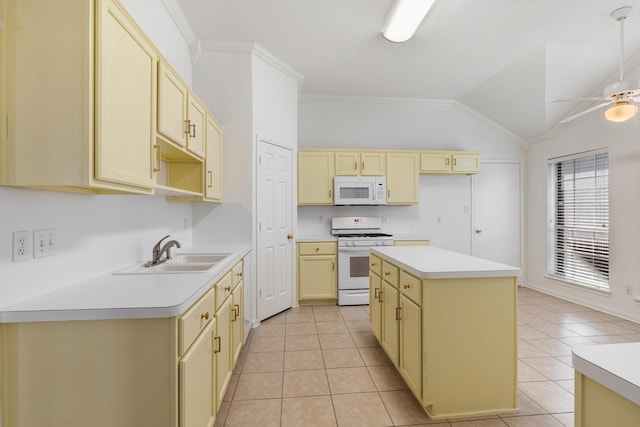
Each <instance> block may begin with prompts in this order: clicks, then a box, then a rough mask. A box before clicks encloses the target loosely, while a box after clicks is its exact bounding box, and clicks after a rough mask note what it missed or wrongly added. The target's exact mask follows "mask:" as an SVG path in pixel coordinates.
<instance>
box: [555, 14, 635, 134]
mask: <svg viewBox="0 0 640 427" xmlns="http://www.w3.org/2000/svg"><path fill="white" fill-rule="evenodd" d="M632 10H633V7H631V6H624V7H621V8H619V9H616V10H614V11H613V12H611V17H612V18H613V19H615V20H616V21H618V22H620V72H619V80H618V81H617V82H615V83H611V84H609V85H607V86H606V87H605V88H604V90H603V92H602V96H600V97H595V98H574V99H563V100H555V101H551V102H567V101H602V102H600V103H599V104H597V105H594V106H593V107H591V108H588V109H586V110H584V111H582V112H580V113H577V114H573V115H571V116H569V117H566V118H564V119H562V120H561V121H560V123H568V122H571V121H573V120H575V119H577V118H578V117H582V116H584V115H586V114H589V113H591V112H592V111H595V110H599V109H601V108H604V107H606V106H608V105H611V107H610V108H609V109H607V111H605V113H604V116H605V118H606V119H607V120H609V121H612V122H624V121H626V120H629V119H630V118H632V117H634V116H635V115H636V113H637V112H638V106H637V105H636V102H640V80H623V63H624V20H625V19H626V18H627V17H628V16H629V14H630V13H631V11H632ZM612 104H613V105H612Z"/></svg>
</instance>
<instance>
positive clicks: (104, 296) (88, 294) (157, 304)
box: [0, 245, 251, 323]
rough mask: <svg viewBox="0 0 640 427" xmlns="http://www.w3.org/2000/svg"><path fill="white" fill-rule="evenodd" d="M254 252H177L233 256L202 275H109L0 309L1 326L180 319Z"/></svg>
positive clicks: (229, 248)
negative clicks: (163, 318)
mask: <svg viewBox="0 0 640 427" xmlns="http://www.w3.org/2000/svg"><path fill="white" fill-rule="evenodd" d="M250 250H251V247H250V246H249V245H215V246H197V247H192V248H184V249H182V250H177V251H174V253H180V252H184V253H198V252H209V253H213V252H215V253H231V255H230V256H229V257H227V258H225V259H224V260H223V261H221V262H219V263H218V264H216V265H215V266H214V267H213V268H211V269H210V270H207V271H205V272H201V273H166V274H132V275H123V274H112V273H106V274H103V275H100V276H97V277H95V278H92V279H89V280H84V281H81V282H78V283H73V284H69V285H68V286H65V287H62V288H59V289H56V290H53V291H51V292H47V293H45V294H42V295H38V296H36V297H33V298H29V299H27V300H23V301H20V302H16V303H13V304H10V305H7V306H0V323H14V322H40V321H62V320H98V319H139V318H158V317H173V316H177V315H179V314H181V313H183V312H184V311H185V310H186V309H188V308H189V307H190V306H191V305H192V304H193V303H194V302H196V301H197V300H198V299H199V298H200V297H201V296H202V295H204V293H205V292H206V291H207V290H209V289H210V288H211V287H212V286H213V285H214V284H215V283H216V281H218V280H219V279H220V278H221V277H222V276H223V275H224V274H225V273H226V272H227V271H229V269H230V268H231V267H233V266H234V265H235V264H236V263H237V262H238V261H240V260H241V259H242V258H243V257H244V256H246V255H247V254H248V253H249V251H250ZM119 270H121V269H116V271H119Z"/></svg>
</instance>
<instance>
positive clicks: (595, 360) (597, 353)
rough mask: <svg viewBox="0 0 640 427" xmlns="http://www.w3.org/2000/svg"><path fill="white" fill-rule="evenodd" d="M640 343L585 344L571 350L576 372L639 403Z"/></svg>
mask: <svg viewBox="0 0 640 427" xmlns="http://www.w3.org/2000/svg"><path fill="white" fill-rule="evenodd" d="M638 360H640V343H638V342H632V343H619V344H599V345H585V346H581V347H576V348H574V349H573V355H572V363H573V367H574V369H575V370H576V371H578V372H580V373H582V374H584V375H586V376H588V377H589V378H591V379H593V380H594V381H596V382H598V383H600V384H602V385H603V386H605V387H607V388H609V389H610V390H613V391H614V392H616V393H618V394H619V395H621V396H623V397H625V398H626V399H628V400H630V401H632V402H634V403H635V404H636V405H640V365H639V364H638Z"/></svg>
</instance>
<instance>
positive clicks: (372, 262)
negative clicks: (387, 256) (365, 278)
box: [369, 255, 382, 276]
mask: <svg viewBox="0 0 640 427" xmlns="http://www.w3.org/2000/svg"><path fill="white" fill-rule="evenodd" d="M369 269H370V270H371V271H373V272H374V273H376V274H377V275H378V276H382V260H381V259H380V258H378V257H377V256H375V255H369Z"/></svg>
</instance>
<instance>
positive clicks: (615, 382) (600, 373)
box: [571, 343, 640, 405]
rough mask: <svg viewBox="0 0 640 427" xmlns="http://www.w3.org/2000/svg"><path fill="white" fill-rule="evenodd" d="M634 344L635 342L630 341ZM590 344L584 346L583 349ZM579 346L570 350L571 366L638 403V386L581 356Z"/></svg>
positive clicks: (639, 398) (639, 390)
mask: <svg viewBox="0 0 640 427" xmlns="http://www.w3.org/2000/svg"><path fill="white" fill-rule="evenodd" d="M632 344H635V343H632ZM607 345H609V346H611V345H613V346H619V345H621V344H603V346H607ZM587 347H590V346H585V349H586V348H587ZM576 351H577V352H578V353H580V348H577V349H574V350H573V351H572V352H571V362H572V365H573V368H574V369H575V370H576V371H578V372H580V373H581V374H583V375H586V376H587V377H589V378H591V379H592V380H594V381H595V382H597V383H599V384H601V385H602V386H604V387H606V388H608V389H610V390H612V391H614V392H615V393H617V394H619V395H621V396H623V397H624V398H625V399H628V400H630V401H632V402H634V403H635V404H636V405H640V386H639V385H637V384H634V383H632V382H630V381H628V380H626V379H625V378H623V377H621V376H619V375H617V374H615V373H613V372H610V371H608V370H607V369H605V368H603V367H602V366H599V365H597V364H596V363H595V362H592V361H590V360H588V359H587V358H586V357H587V356H581V355H580V354H577V353H576Z"/></svg>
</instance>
